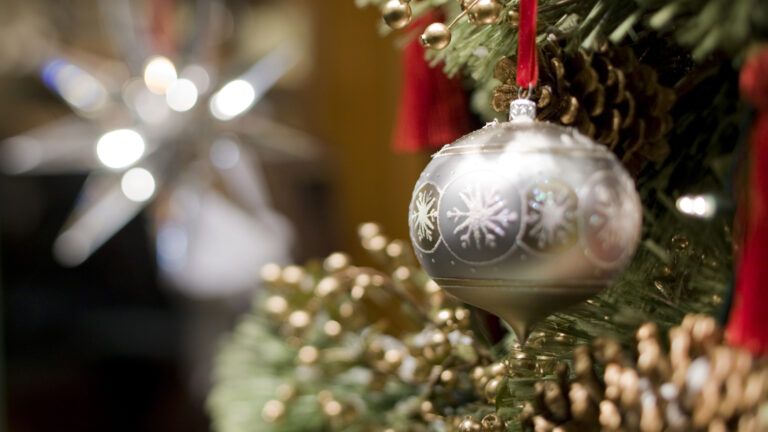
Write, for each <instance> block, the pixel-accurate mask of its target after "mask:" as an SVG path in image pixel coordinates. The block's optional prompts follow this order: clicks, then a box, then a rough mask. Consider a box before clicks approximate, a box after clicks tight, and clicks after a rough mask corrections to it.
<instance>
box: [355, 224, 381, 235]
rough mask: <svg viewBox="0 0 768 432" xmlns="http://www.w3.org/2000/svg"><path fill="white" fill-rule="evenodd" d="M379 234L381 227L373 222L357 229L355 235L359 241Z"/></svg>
mask: <svg viewBox="0 0 768 432" xmlns="http://www.w3.org/2000/svg"><path fill="white" fill-rule="evenodd" d="M379 233H381V225H379V224H377V223H375V222H366V223H364V224H361V225H360V227H358V228H357V235H359V236H360V238H361V239H370V238H371V237H373V236H375V235H377V234H379Z"/></svg>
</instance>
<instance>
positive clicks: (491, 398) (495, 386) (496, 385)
mask: <svg viewBox="0 0 768 432" xmlns="http://www.w3.org/2000/svg"><path fill="white" fill-rule="evenodd" d="M501 383H502V380H501V379H499V378H493V379H491V380H490V381H488V383H487V384H485V389H484V390H483V393H484V394H485V398H486V399H487V400H488V402H490V403H492V404H493V403H496V396H498V395H499V389H501Z"/></svg>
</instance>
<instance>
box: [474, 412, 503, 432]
mask: <svg viewBox="0 0 768 432" xmlns="http://www.w3.org/2000/svg"><path fill="white" fill-rule="evenodd" d="M480 425H481V426H482V427H483V432H504V430H506V426H505V425H504V420H502V419H501V418H499V416H498V415H496V414H488V415H487V416H485V417H483V419H482V420H480Z"/></svg>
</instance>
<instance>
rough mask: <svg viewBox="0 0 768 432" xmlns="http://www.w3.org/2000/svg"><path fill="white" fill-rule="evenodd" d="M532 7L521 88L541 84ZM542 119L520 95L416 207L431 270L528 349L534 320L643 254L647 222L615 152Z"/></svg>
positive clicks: (437, 169)
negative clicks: (495, 317) (491, 315)
mask: <svg viewBox="0 0 768 432" xmlns="http://www.w3.org/2000/svg"><path fill="white" fill-rule="evenodd" d="M529 3H533V4H532V5H531V4H529ZM531 9H533V10H531ZM535 9H536V5H535V1H533V2H528V1H524V2H522V3H521V11H520V15H521V34H520V38H519V39H520V41H521V42H520V43H521V46H520V51H521V52H520V53H519V54H518V59H520V63H519V64H518V74H517V75H518V83H519V84H520V85H521V87H524V88H532V87H533V85H534V84H535V82H536V74H537V66H536V63H535V61H536V54H535V24H534V25H531V23H530V20H531V19H533V20H534V23H535ZM532 14H533V15H532ZM525 20H528V22H527V23H524V22H523V21H525ZM523 28H526V29H527V33H526V32H523V30H522V29H523ZM524 44H530V46H524ZM535 118H536V105H535V103H534V102H533V101H531V100H528V99H522V98H521V99H518V100H515V101H513V102H512V104H511V106H510V122H506V123H498V122H494V123H490V124H488V125H486V127H484V128H483V129H481V130H479V131H476V132H473V133H471V134H469V135H467V136H465V137H463V138H460V139H459V140H457V141H455V142H454V143H452V144H449V145H446V146H445V147H443V148H442V149H441V150H440V151H439V152H437V153H436V154H435V155H434V156H433V158H432V161H431V162H430V163H429V164H428V165H427V167H426V168H425V170H424V171H423V172H422V174H421V177H420V178H419V180H418V181H417V183H416V187H415V189H414V192H413V198H412V201H411V205H410V211H409V224H410V233H411V240H412V242H413V245H414V248H415V250H416V255H417V257H418V259H419V261H420V262H421V264H422V266H423V267H424V269H425V270H426V272H427V273H428V274H429V275H430V276H431V277H432V278H433V279H434V280H435V282H437V283H438V284H439V285H440V286H441V287H443V288H444V289H445V290H446V291H448V292H449V293H451V294H453V295H454V296H456V297H458V298H460V299H461V300H464V301H466V302H467V303H470V304H473V305H475V306H477V307H480V308H482V309H485V310H487V311H489V312H492V313H494V314H496V315H498V316H499V317H501V318H502V319H504V320H505V321H506V322H507V323H508V324H509V325H510V326H511V327H512V329H513V330H514V332H515V333H516V335H517V337H518V340H520V341H521V342H524V341H525V339H526V337H527V335H528V332H529V330H530V328H531V325H532V324H533V323H535V322H536V321H539V320H541V319H542V318H544V317H546V316H547V315H549V314H551V313H553V312H555V311H557V310H560V309H562V308H565V307H567V306H569V305H572V304H575V303H578V302H580V301H582V300H585V299H586V298H589V297H591V296H593V295H594V294H596V293H598V292H600V291H601V290H602V289H604V288H605V287H607V286H608V285H609V284H610V283H611V281H613V279H614V278H615V277H616V275H618V274H619V273H620V272H621V271H622V270H623V268H624V267H625V265H626V264H627V262H628V261H629V259H630V258H631V256H632V255H633V253H634V251H635V249H636V248H637V245H638V242H639V237H640V228H641V218H642V216H641V214H642V213H641V210H642V207H641V204H640V199H639V196H638V194H637V191H636V190H635V187H634V184H633V182H632V180H631V178H630V177H629V175H628V174H627V172H626V170H625V169H624V167H623V166H622V165H621V163H620V162H619V161H618V159H617V158H616V156H615V155H614V154H613V153H611V152H609V151H608V150H607V149H606V148H605V147H604V146H602V145H599V144H597V143H595V142H594V141H592V140H591V139H589V138H588V137H586V136H584V135H582V134H581V133H579V132H578V131H577V130H575V129H573V128H567V127H563V126H559V125H555V124H552V123H547V122H539V121H536V120H535Z"/></svg>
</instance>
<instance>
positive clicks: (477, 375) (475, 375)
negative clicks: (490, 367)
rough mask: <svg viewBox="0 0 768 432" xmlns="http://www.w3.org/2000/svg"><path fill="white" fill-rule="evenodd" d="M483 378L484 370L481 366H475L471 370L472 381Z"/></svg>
mask: <svg viewBox="0 0 768 432" xmlns="http://www.w3.org/2000/svg"><path fill="white" fill-rule="evenodd" d="M484 376H485V368H484V367H482V366H475V368H474V369H472V379H473V380H475V381H480V380H481V379H482V378H483V377H484Z"/></svg>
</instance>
